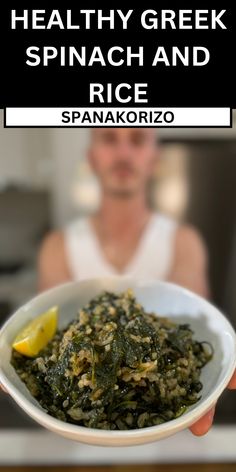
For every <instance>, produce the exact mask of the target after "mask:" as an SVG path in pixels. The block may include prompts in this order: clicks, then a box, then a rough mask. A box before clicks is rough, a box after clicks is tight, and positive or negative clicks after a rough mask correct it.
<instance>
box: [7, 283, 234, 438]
mask: <svg viewBox="0 0 236 472" xmlns="http://www.w3.org/2000/svg"><path fill="white" fill-rule="evenodd" d="M106 280H107V281H109V282H111V281H114V282H116V281H127V282H128V281H129V280H130V282H131V283H132V284H136V286H134V290H135V287H137V288H138V287H139V286H141V287H142V286H143V287H145V286H150V285H153V284H154V285H159V286H160V287H161V286H165V287H167V288H169V289H170V290H174V291H181V292H182V293H185V294H186V295H187V296H188V297H190V298H192V299H198V300H199V301H200V302H201V303H204V304H205V305H206V307H207V306H208V307H209V308H211V309H212V308H213V309H214V310H215V313H216V315H217V317H218V318H219V319H221V321H223V322H224V324H225V328H226V329H227V330H228V331H229V332H230V335H231V337H232V340H233V341H234V343H233V349H232V355H231V357H230V362H229V364H228V366H227V368H226V369H225V373H224V375H223V377H222V379H221V381H220V382H219V383H218V384H217V385H216V387H215V388H214V390H213V391H212V393H211V394H210V395H208V396H207V397H206V398H205V399H204V400H202V401H200V403H196V406H194V408H193V409H192V410H189V411H186V413H184V414H183V415H182V416H180V417H179V418H175V419H173V420H171V421H167V422H165V423H162V424H160V425H154V426H148V427H145V428H139V429H132V430H124V431H123V430H122V431H121V430H120V431H119V430H114V431H112V430H102V429H96V428H88V427H85V426H79V425H74V424H71V423H67V422H64V421H62V420H59V419H57V418H54V417H52V416H51V415H49V414H48V413H47V412H46V411H44V410H43V409H42V408H41V407H40V406H37V405H35V404H34V403H32V402H31V401H30V400H29V399H28V398H27V397H26V396H25V395H24V394H23V393H22V392H21V391H20V390H18V388H17V387H15V386H14V384H13V383H12V382H11V380H10V379H9V378H8V377H7V376H6V375H5V373H4V371H3V368H2V366H1V365H0V382H1V384H2V385H3V387H5V388H6V390H7V392H8V393H9V395H10V396H11V397H12V398H13V399H14V400H15V401H16V403H18V405H19V406H20V407H21V408H22V409H23V410H24V411H25V413H27V414H28V415H29V416H31V417H32V418H33V419H34V420H35V421H37V422H38V423H40V424H41V425H43V426H44V427H46V428H49V429H51V430H53V431H55V432H57V433H59V434H62V435H65V434H67V435H68V436H70V435H71V434H72V435H73V436H74V437H76V436H78V437H79V439H80V441H82V439H81V438H84V442H89V439H91V437H95V436H96V439H97V441H98V443H99V440H100V442H102V441H104V445H106V443H105V442H106V440H108V442H109V441H110V442H113V441H114V440H116V439H117V440H119V439H123V440H129V439H138V438H139V439H143V440H145V439H146V440H147V439H148V438H150V439H151V438H152V437H154V436H157V435H158V436H159V435H161V436H162V437H164V436H165V435H166V436H167V435H171V434H174V433H175V432H177V431H180V430H182V429H184V428H187V427H188V426H190V425H191V424H193V423H194V422H195V421H197V419H199V418H200V417H201V416H202V415H204V414H205V413H206V412H207V411H208V410H209V409H210V408H212V407H213V406H214V405H215V403H216V402H217V400H218V398H219V397H220V395H221V394H222V392H223V391H224V389H225V388H226V387H227V384H228V382H229V381H230V379H231V377H232V375H233V372H234V370H235V368H236V333H235V331H234V328H233V326H232V324H231V323H230V321H229V320H228V319H227V318H226V316H225V315H224V314H223V313H222V312H221V311H220V310H219V309H218V308H217V307H216V306H215V305H213V304H212V303H210V302H209V301H207V300H205V299H204V298H203V297H201V296H200V295H198V294H195V293H193V292H192V291H190V290H189V289H186V288H183V287H181V286H179V285H177V284H174V283H172V282H166V281H158V280H155V279H148V280H144V279H143V278H137V277H126V276H125V277H124V276H114V277H95V278H92V279H86V280H85V279H84V280H81V281H72V282H66V283H64V284H61V285H59V286H57V287H53V288H50V289H49V290H46V291H45V292H43V293H40V294H37V295H36V296H35V297H34V298H32V299H31V300H30V301H28V302H27V303H25V304H24V305H22V306H21V307H19V308H18V309H17V310H16V311H15V312H14V313H13V314H12V315H11V316H10V317H9V319H8V320H7V321H6V322H5V323H4V324H3V326H2V328H1V330H0V339H1V338H3V337H4V333H5V332H6V330H7V329H8V326H9V325H11V323H12V321H13V320H15V319H16V318H18V316H19V314H20V313H21V312H22V310H27V311H28V310H29V309H30V307H31V306H32V305H34V304H35V303H37V302H38V301H39V300H42V299H45V301H46V299H47V297H48V296H49V295H50V294H53V293H54V294H55V295H56V293H57V292H58V293H59V292H60V291H61V290H66V289H67V288H73V287H74V286H76V285H81V284H83V283H86V284H88V283H89V282H91V283H96V282H101V281H102V282H103V283H106ZM207 316H209V315H207ZM219 334H220V333H219ZM0 353H1V350H0ZM32 398H34V397H32ZM34 401H37V400H35V399H34ZM113 445H114V444H113ZM119 445H120V444H119Z"/></svg>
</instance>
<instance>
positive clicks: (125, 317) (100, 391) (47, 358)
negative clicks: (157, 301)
mask: <svg viewBox="0 0 236 472" xmlns="http://www.w3.org/2000/svg"><path fill="white" fill-rule="evenodd" d="M211 357H212V349H209V347H208V346H207V345H206V344H205V343H204V342H199V341H196V340H194V339H193V332H192V330H191V329H190V327H189V325H187V324H176V323H173V322H172V321H170V320H169V319H167V318H162V317H156V316H155V315H154V314H152V313H146V312H145V310H144V308H143V307H142V306H141V305H140V304H139V303H138V302H137V300H136V299H135V297H134V295H133V292H132V291H131V290H128V291H126V292H124V293H121V294H115V293H109V292H104V293H102V294H101V295H99V296H97V297H95V298H94V299H92V300H91V302H90V303H89V304H88V305H87V306H85V307H84V308H83V309H81V310H80V311H79V314H78V317H77V319H75V320H74V321H73V322H72V323H70V324H69V325H68V326H67V328H66V329H64V330H63V331H58V332H57V333H56V335H55V336H54V338H53V339H52V341H51V342H50V343H49V344H48V345H47V347H46V348H45V349H43V350H42V351H41V352H40V354H39V355H38V357H37V358H34V359H32V358H31V359H30V358H27V357H24V356H23V355H21V354H19V353H18V352H16V351H13V352H12V364H13V366H14V367H15V369H16V371H17V373H18V375H19V376H20V378H21V379H22V380H23V381H24V382H25V384H26V386H27V387H28V389H29V390H30V392H31V394H32V395H33V396H34V397H35V398H36V399H37V400H38V401H39V403H40V404H41V405H42V407H43V408H45V410H46V411H47V412H48V413H49V414H51V415H52V416H55V417H56V418H58V419H60V420H63V421H67V422H69V423H74V424H77V425H82V426H87V427H92V428H101V429H111V430H116V429H119V430H124V429H133V428H143V427H147V426H153V425H157V424H161V423H163V422H165V421H169V420H172V419H174V418H177V417H178V416H180V415H181V414H183V412H184V411H185V410H186V408H187V407H188V406H189V405H192V404H194V403H196V402H197V401H198V400H199V398H200V396H199V392H200V391H201V389H202V383H201V382H200V379H199V378H200V373H201V369H202V367H203V366H204V365H205V364H206V363H207V362H209V360H210V359H211Z"/></svg>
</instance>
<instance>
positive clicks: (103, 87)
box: [0, 0, 236, 108]
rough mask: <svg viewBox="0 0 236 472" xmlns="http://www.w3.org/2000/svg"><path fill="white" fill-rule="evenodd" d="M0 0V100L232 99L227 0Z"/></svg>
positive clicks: (229, 102) (231, 103)
mask: <svg viewBox="0 0 236 472" xmlns="http://www.w3.org/2000/svg"><path fill="white" fill-rule="evenodd" d="M4 3H5V6H2V7H1V41H0V48H1V82H2V86H1V89H0V107H1V108H5V107H29V106H33V107H90V106H95V107H98V106H104V107H106V106H107V107H111V106H117V107H119V106H122V107H126V106H132V107H142V106H148V107H157V106H158V107H230V108H236V87H235V73H234V70H235V66H236V54H235V49H236V46H235V45H236V38H235V19H236V12H235V6H232V2H229V1H224V2H223V1H222V2H210V1H207V0H206V1H204V2H199V1H193V2H191V5H190V4H189V2H188V4H187V5H186V2H183V1H182V2H168V1H162V2H154V1H149V2H144V3H143V5H142V3H141V4H140V5H142V6H141V7H139V8H136V5H137V2H123V3H121V2H112V4H111V9H108V8H103V5H102V2H101V3H100V4H99V2H89V1H86V2H84V1H81V2H77V3H76V4H75V2H73V3H72V2H66V7H65V3H64V6H63V8H61V7H60V6H59V3H58V2H49V1H47V2H43V1H40V2H34V4H33V2H27V1H25V2H24V1H18V2H12V1H11V0H9V1H8V2H4ZM177 3H178V8H176V6H177ZM75 5H76V6H75ZM99 9H100V10H99ZM99 12H100V13H99ZM124 84H125V85H124ZM128 97H129V101H127V100H128Z"/></svg>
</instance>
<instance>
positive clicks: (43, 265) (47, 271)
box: [38, 231, 71, 291]
mask: <svg viewBox="0 0 236 472" xmlns="http://www.w3.org/2000/svg"><path fill="white" fill-rule="evenodd" d="M70 280H71V274H70V271H69V269H68V266H67V261H66V253H65V245H64V238H63V235H62V233H61V232H60V231H55V232H53V233H50V234H49V235H48V236H47V237H46V238H45V240H44V241H43V243H42V246H41V249H40V251H39V256H38V289H39V291H43V290H47V289H49V288H51V287H54V286H56V285H59V284H61V283H64V282H68V281H70Z"/></svg>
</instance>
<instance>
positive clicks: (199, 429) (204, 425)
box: [189, 371, 236, 436]
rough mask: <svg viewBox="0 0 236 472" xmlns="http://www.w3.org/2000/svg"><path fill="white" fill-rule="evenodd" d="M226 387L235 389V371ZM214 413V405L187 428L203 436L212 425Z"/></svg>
mask: <svg viewBox="0 0 236 472" xmlns="http://www.w3.org/2000/svg"><path fill="white" fill-rule="evenodd" d="M228 388H229V389H230V390H236V371H235V372H234V375H233V377H232V379H231V380H230V382H229V385H228ZM214 414H215V407H214V408H212V409H211V410H210V411H208V413H206V414H205V415H204V416H203V417H202V418H200V420H198V421H197V422H196V423H194V424H193V425H192V426H191V427H190V428H189V429H190V431H191V432H192V433H193V434H195V435H196V436H203V435H204V434H206V433H207V432H208V431H209V429H210V428H211V426H212V423H213V420H214Z"/></svg>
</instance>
